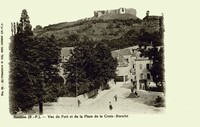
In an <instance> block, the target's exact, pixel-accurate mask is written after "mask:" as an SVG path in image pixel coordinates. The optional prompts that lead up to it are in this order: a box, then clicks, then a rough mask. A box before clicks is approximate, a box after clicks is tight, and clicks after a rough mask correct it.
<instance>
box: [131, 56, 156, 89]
mask: <svg viewBox="0 0 200 127" xmlns="http://www.w3.org/2000/svg"><path fill="white" fill-rule="evenodd" d="M151 65H152V61H151V60H149V58H147V57H142V58H137V59H135V71H136V88H137V89H138V90H146V89H148V88H149V84H150V82H151V81H152V76H151V73H150V72H149V69H150V67H151Z"/></svg>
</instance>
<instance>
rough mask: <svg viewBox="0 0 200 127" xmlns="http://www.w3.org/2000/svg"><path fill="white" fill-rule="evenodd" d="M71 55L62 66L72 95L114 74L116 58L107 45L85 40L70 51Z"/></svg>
mask: <svg viewBox="0 0 200 127" xmlns="http://www.w3.org/2000/svg"><path fill="white" fill-rule="evenodd" d="M71 54H72V56H71V57H70V59H69V60H68V62H67V63H66V64H65V66H64V68H65V71H66V73H68V76H67V78H66V82H67V85H68V89H69V91H71V92H72V93H73V95H76V96H77V95H79V94H82V93H86V92H88V91H91V90H93V89H97V88H99V87H100V86H102V85H104V84H107V82H108V81H109V80H110V79H112V78H114V77H115V76H116V74H115V71H116V67H117V60H116V59H114V58H113V57H112V55H111V52H110V49H109V48H108V47H107V45H105V44H103V43H101V42H99V43H97V44H95V43H94V42H92V41H89V40H85V41H84V42H81V43H80V44H79V46H76V47H75V49H74V50H73V51H72V52H71Z"/></svg>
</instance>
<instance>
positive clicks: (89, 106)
mask: <svg viewBox="0 0 200 127" xmlns="http://www.w3.org/2000/svg"><path fill="white" fill-rule="evenodd" d="M130 88H131V84H126V85H116V86H114V87H113V88H111V89H109V90H104V91H102V92H101V93H99V94H98V95H97V96H96V97H93V98H91V99H88V100H86V101H84V102H82V103H81V104H80V106H79V107H78V104H74V105H68V104H67V101H69V99H68V98H67V97H62V98H59V100H58V102H54V103H45V104H44V114H158V113H163V112H164V111H165V107H159V108H157V107H154V106H153V102H154V100H155V98H156V97H157V96H158V95H160V96H162V93H160V92H148V91H138V93H139V95H140V97H139V98H132V97H131V96H130V95H131V90H130ZM115 95H117V101H115V98H114V96H115ZM109 102H111V105H112V107H113V109H112V110H110V109H109ZM33 111H34V112H35V113H38V107H37V106H35V107H34V108H33Z"/></svg>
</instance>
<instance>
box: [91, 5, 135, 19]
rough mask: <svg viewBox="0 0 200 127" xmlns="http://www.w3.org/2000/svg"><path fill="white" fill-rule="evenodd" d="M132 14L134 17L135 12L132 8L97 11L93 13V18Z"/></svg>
mask: <svg viewBox="0 0 200 127" xmlns="http://www.w3.org/2000/svg"><path fill="white" fill-rule="evenodd" d="M125 13H128V14H132V15H135V16H136V10H135V9H133V8H122V7H121V8H119V9H112V10H98V11H94V17H96V18H98V17H100V16H102V15H105V14H125Z"/></svg>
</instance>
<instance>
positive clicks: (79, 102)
mask: <svg viewBox="0 0 200 127" xmlns="http://www.w3.org/2000/svg"><path fill="white" fill-rule="evenodd" d="M80 104H81V101H80V100H79V99H78V107H80Z"/></svg>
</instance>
